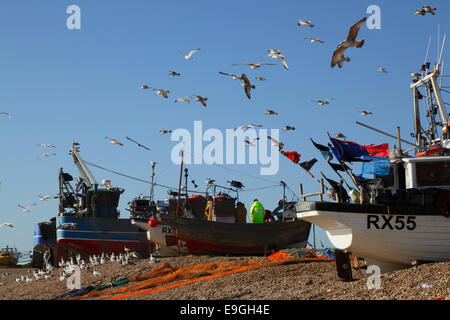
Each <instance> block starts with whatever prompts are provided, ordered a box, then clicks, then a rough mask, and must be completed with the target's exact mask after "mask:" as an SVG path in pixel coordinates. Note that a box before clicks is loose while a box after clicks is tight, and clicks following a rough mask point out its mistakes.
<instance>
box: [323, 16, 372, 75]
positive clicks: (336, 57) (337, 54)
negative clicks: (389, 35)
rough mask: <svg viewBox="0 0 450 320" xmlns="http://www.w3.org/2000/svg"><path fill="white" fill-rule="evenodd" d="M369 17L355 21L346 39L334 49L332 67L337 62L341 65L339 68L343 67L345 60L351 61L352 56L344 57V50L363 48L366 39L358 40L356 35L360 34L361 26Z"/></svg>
mask: <svg viewBox="0 0 450 320" xmlns="http://www.w3.org/2000/svg"><path fill="white" fill-rule="evenodd" d="M366 20H367V17H364V18H362V19H361V20H359V21H358V22H357V23H355V24H354V25H353V26H352V27H351V28H350V30H349V32H348V35H347V39H345V40H344V41H341V43H339V46H338V47H337V48H336V50H334V52H333V56H332V58H331V68H333V67H334V66H335V65H336V64H337V65H338V66H339V68H342V66H343V65H344V62H345V61H347V62H349V61H350V58H348V57H344V52H345V50H347V49H348V48H352V47H354V48H361V47H362V46H363V45H364V40H360V41H357V40H356V37H357V36H358V32H359V29H361V26H362V25H363V24H364V22H366Z"/></svg>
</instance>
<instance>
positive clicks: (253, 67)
mask: <svg viewBox="0 0 450 320" xmlns="http://www.w3.org/2000/svg"><path fill="white" fill-rule="evenodd" d="M241 64H245V65H248V66H250V69H253V70H255V69H258V68H261V66H274V65H275V64H273V63H267V62H260V63H249V62H241V63H235V64H232V66H238V65H241Z"/></svg>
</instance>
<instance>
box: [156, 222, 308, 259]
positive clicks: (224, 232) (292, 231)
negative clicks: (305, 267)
mask: <svg viewBox="0 0 450 320" xmlns="http://www.w3.org/2000/svg"><path fill="white" fill-rule="evenodd" d="M160 222H161V224H162V225H167V226H169V227H172V228H174V229H175V230H176V231H175V236H176V239H177V247H178V250H179V251H181V252H184V253H190V254H208V253H229V254H249V255H261V254H264V253H265V252H266V250H268V249H273V250H278V249H282V248H287V247H290V246H297V247H305V246H306V242H307V240H308V237H309V231H310V228H311V224H310V223H308V222H306V221H302V220H295V221H285V222H282V221H274V222H270V223H260V224H252V223H246V224H238V223H226V222H217V221H207V220H197V219H189V218H185V217H176V216H169V215H163V216H161V218H160Z"/></svg>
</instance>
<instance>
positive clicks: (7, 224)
mask: <svg viewBox="0 0 450 320" xmlns="http://www.w3.org/2000/svg"><path fill="white" fill-rule="evenodd" d="M0 227H10V228H14V225H13V224H12V223H9V222H4V223H1V224H0Z"/></svg>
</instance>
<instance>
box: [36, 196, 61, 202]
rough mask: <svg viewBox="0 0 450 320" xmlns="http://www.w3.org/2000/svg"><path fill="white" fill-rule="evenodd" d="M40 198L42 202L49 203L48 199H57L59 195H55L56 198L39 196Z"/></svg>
mask: <svg viewBox="0 0 450 320" xmlns="http://www.w3.org/2000/svg"><path fill="white" fill-rule="evenodd" d="M38 197H39V200H41V201H47V200H48V199H57V198H59V194H58V195H55V196H41V195H38Z"/></svg>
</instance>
